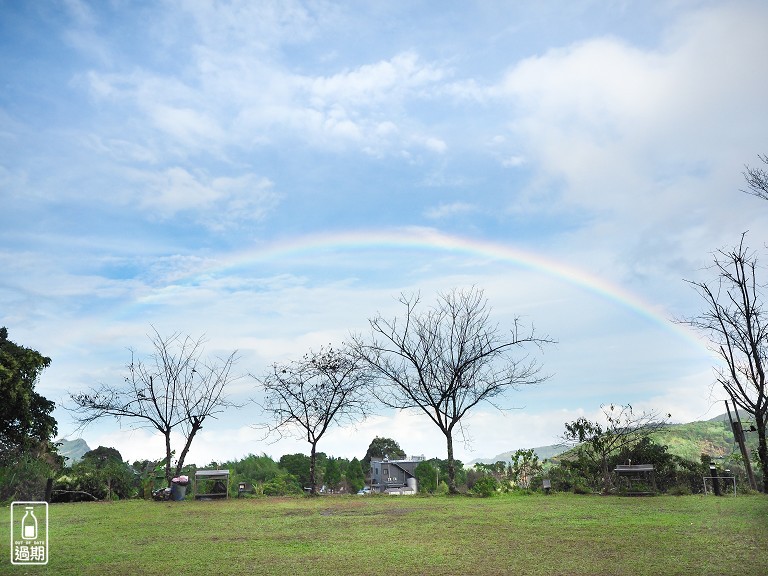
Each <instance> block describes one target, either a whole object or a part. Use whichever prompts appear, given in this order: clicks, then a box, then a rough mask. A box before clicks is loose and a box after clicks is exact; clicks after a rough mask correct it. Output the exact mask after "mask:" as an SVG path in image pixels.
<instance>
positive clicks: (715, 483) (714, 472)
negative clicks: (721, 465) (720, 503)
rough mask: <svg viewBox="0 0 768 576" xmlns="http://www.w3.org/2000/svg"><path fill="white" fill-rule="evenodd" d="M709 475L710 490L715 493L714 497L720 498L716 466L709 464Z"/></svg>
mask: <svg viewBox="0 0 768 576" xmlns="http://www.w3.org/2000/svg"><path fill="white" fill-rule="evenodd" d="M709 474H710V476H711V477H712V489H713V490H714V491H715V496H722V494H721V493H720V478H719V477H718V475H717V466H715V465H714V464H710V465H709Z"/></svg>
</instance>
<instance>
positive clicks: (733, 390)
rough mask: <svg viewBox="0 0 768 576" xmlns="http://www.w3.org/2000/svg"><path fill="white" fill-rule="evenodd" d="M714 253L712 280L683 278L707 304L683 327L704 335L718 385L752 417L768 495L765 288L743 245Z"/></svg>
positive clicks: (754, 259)
mask: <svg viewBox="0 0 768 576" xmlns="http://www.w3.org/2000/svg"><path fill="white" fill-rule="evenodd" d="M745 238H746V233H744V234H742V235H741V241H740V242H739V245H738V246H736V247H734V248H732V249H730V250H718V251H717V252H715V255H714V265H713V270H714V272H715V273H716V275H717V279H716V280H714V281H712V282H694V281H691V280H688V283H689V284H691V285H692V286H693V287H694V288H695V289H696V291H697V292H698V293H699V295H700V296H701V297H702V299H703V300H704V302H705V304H706V309H705V311H704V312H703V313H701V314H700V315H698V316H694V317H693V318H690V319H688V320H685V321H684V323H686V324H689V325H690V326H692V327H694V328H697V329H698V330H700V331H701V332H703V333H704V334H706V335H707V337H708V338H709V340H710V342H711V343H712V347H711V348H712V350H713V351H714V352H715V353H716V354H717V355H718V356H719V357H720V359H721V360H722V361H723V365H722V366H720V367H716V368H715V370H716V374H717V381H718V382H719V383H720V384H722V386H723V388H725V390H726V392H727V393H728V395H729V396H730V397H731V399H732V400H733V403H734V404H735V405H737V406H738V407H739V408H741V409H742V410H745V411H746V412H748V413H749V414H751V415H752V416H753V417H754V419H755V426H756V428H757V436H758V448H757V454H758V458H759V460H760V466H761V470H762V473H763V491H764V492H768V446H767V445H766V424H768V391H767V390H766V382H765V370H766V357H767V356H768V322H766V313H768V310H767V309H766V307H765V302H764V292H765V285H763V284H760V283H759V282H758V280H757V273H758V271H759V267H758V261H757V256H756V254H755V252H753V251H751V250H750V249H749V248H748V247H747V246H746V245H745Z"/></svg>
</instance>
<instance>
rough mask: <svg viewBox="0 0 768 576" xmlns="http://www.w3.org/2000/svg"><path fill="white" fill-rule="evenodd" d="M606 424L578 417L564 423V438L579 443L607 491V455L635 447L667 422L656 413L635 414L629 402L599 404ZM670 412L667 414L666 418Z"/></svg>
mask: <svg viewBox="0 0 768 576" xmlns="http://www.w3.org/2000/svg"><path fill="white" fill-rule="evenodd" d="M600 408H601V410H602V411H603V417H604V420H605V423H601V422H597V421H595V422H593V421H591V420H587V419H586V418H583V417H582V418H578V419H576V420H574V421H573V422H568V423H566V425H565V434H564V435H563V440H564V441H565V442H566V443H568V444H575V445H579V454H580V456H586V457H587V458H588V459H589V460H592V462H593V463H594V464H595V465H596V466H598V467H599V469H600V473H601V474H602V479H603V492H604V493H606V494H607V493H608V492H609V491H610V489H611V486H612V476H611V469H610V457H611V456H612V455H613V454H616V453H618V452H620V451H621V450H622V449H624V448H627V447H629V446H634V445H635V444H637V443H638V442H639V441H640V440H642V439H643V438H646V437H648V436H650V435H652V434H653V433H654V432H658V431H659V430H661V429H662V428H663V427H664V426H666V421H665V420H664V419H661V418H660V417H659V413H658V412H642V413H641V414H635V412H634V410H633V408H632V405H631V404H626V405H624V406H617V405H615V404H610V405H609V406H601V407H600ZM669 417H670V415H669V414H668V415H667V418H669Z"/></svg>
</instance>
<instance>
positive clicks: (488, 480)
mask: <svg viewBox="0 0 768 576" xmlns="http://www.w3.org/2000/svg"><path fill="white" fill-rule="evenodd" d="M498 490H499V481H498V480H496V478H494V477H493V476H483V477H482V478H479V479H478V480H477V481H476V482H475V484H474V485H473V486H472V490H471V492H472V493H473V494H475V495H477V496H481V497H483V498H487V497H488V496H494V495H495V494H496V492H497V491H498Z"/></svg>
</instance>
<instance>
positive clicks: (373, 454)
mask: <svg viewBox="0 0 768 576" xmlns="http://www.w3.org/2000/svg"><path fill="white" fill-rule="evenodd" d="M385 456H386V457H387V458H389V459H390V460H403V459H404V458H405V457H406V454H405V451H404V450H403V449H402V448H400V444H398V443H397V441H396V440H393V439H392V438H383V437H381V436H376V437H375V438H374V439H373V440H371V443H370V444H369V445H368V451H367V452H366V453H365V457H364V458H363V466H365V468H366V470H367V469H368V468H369V467H370V466H371V460H372V459H374V458H376V459H382V458H384V457H385Z"/></svg>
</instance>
